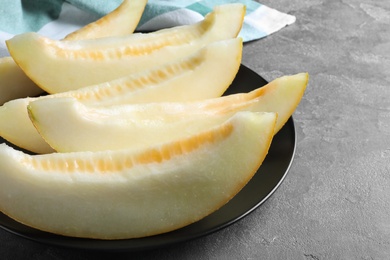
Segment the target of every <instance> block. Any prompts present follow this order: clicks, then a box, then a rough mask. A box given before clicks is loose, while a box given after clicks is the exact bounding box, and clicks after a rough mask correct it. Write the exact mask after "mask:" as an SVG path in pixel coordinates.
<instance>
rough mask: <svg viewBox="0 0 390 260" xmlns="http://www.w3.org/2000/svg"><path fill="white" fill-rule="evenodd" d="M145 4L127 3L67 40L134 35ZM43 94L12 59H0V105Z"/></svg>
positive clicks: (128, 0) (137, 0) (142, 1)
mask: <svg viewBox="0 0 390 260" xmlns="http://www.w3.org/2000/svg"><path fill="white" fill-rule="evenodd" d="M146 2H147V1H146V0H124V1H123V3H122V4H121V5H120V6H119V7H118V8H117V9H115V10H114V11H113V12H112V13H109V14H107V15H106V16H104V17H102V18H101V19H99V20H97V21H95V22H93V23H91V24H88V25H86V26H84V27H82V28H80V29H79V30H77V31H76V32H74V33H71V34H69V35H67V36H66V37H65V39H66V40H81V39H96V38H102V37H112V36H121V35H126V34H131V33H133V32H134V30H135V28H136V26H137V24H138V22H139V20H140V18H141V16H142V13H143V11H144V7H145V5H146ZM42 93H43V90H42V89H41V88H40V87H38V86H37V85H36V84H35V83H34V82H33V81H32V80H31V79H30V78H29V77H27V76H26V74H25V73H24V72H23V70H22V69H20V67H19V66H18V65H16V63H15V62H14V60H13V59H12V57H3V58H0V105H2V104H4V103H5V102H7V101H9V100H12V99H16V98H23V97H31V96H37V95H39V94H42Z"/></svg>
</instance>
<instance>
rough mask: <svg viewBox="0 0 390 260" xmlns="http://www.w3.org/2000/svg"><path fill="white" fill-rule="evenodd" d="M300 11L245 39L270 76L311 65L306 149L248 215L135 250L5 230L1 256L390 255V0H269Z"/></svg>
mask: <svg viewBox="0 0 390 260" xmlns="http://www.w3.org/2000/svg"><path fill="white" fill-rule="evenodd" d="M261 3H263V4H266V5H268V6H270V7H273V8H276V9H278V10H280V11H283V12H286V13H289V14H293V15H295V16H296V18H297V20H296V22H295V23H294V24H293V25H291V26H289V27H286V28H284V29H282V30H281V31H279V32H278V33H276V34H273V35H271V36H269V37H267V38H264V39H261V40H258V41H253V42H250V43H246V44H245V46H244V53H243V61H242V63H243V64H244V65H246V66H248V67H249V68H251V69H252V70H254V71H255V72H257V73H258V74H260V75H261V76H263V77H264V78H265V79H267V80H272V79H274V78H277V77H280V76H283V75H287V74H295V73H299V72H309V74H310V82H309V85H308V88H307V90H306V93H305V96H304V98H303V100H302V102H301V103H300V105H299V107H298V108H297V110H296V112H295V113H294V120H295V127H296V131H297V150H296V154H295V159H294V162H293V164H292V167H291V169H290V171H289V173H288V175H287V177H286V178H285V180H284V182H283V183H282V184H281V186H280V187H279V189H277V190H276V192H275V193H274V194H273V196H271V198H270V199H269V200H267V201H266V203H265V204H263V205H262V206H261V207H259V208H258V209H256V210H255V211H254V212H252V213H251V214H249V215H248V216H247V217H245V218H244V219H242V220H240V221H238V222H236V223H234V224H233V225H231V226H229V227H227V228H225V229H223V230H220V231H218V232H216V233H213V234H211V235H208V236H206V237H203V238H199V239H195V240H192V241H190V242H186V243H182V244H178V245H174V246H170V247H167V248H161V249H156V250H151V251H146V252H136V253H128V252H121V253H116V254H114V253H110V252H91V251H80V250H78V251H73V250H68V249H64V248H57V247H52V246H47V245H44V244H39V243H35V242H32V241H29V240H26V239H24V238H20V237H18V236H16V235H13V234H10V233H8V232H7V231H4V230H1V229H0V259H75V260H77V259H105V258H114V259H115V258H117V259H303V260H304V259H313V260H319V259H390V138H389V137H390V41H389V40H390V2H389V1H388V0H375V1H374V0H361V1H356V0H310V1H309V0H304V1H302V0H273V1H271V0H264V1H261Z"/></svg>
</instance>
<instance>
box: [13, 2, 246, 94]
mask: <svg viewBox="0 0 390 260" xmlns="http://www.w3.org/2000/svg"><path fill="white" fill-rule="evenodd" d="M244 15H245V5H243V4H226V5H221V6H217V7H215V8H214V10H213V11H212V12H211V13H209V14H208V15H206V17H205V19H203V20H202V21H201V22H199V23H196V24H192V25H184V26H177V27H173V28H169V29H163V30H159V31H157V32H153V33H145V34H143V33H134V34H132V35H129V36H123V37H108V38H107V37H106V38H101V39H94V40H81V41H55V40H51V39H48V38H45V37H43V36H40V35H39V34H36V33H25V34H21V35H17V36H15V37H13V38H12V39H10V40H8V41H7V42H6V43H7V46H8V49H9V52H10V54H11V56H12V57H13V58H14V60H15V61H16V63H17V64H18V65H19V66H20V67H21V68H22V69H23V71H24V72H25V73H26V74H27V75H28V76H29V77H30V78H31V79H32V80H33V81H34V82H35V83H36V84H37V85H39V86H40V87H41V88H42V89H44V90H46V91H47V92H48V93H59V92H64V91H68V90H73V89H78V88H81V87H85V86H89V85H93V84H98V83H102V82H106V81H110V80H113V79H116V78H119V77H123V76H125V75H129V74H131V73H137V72H140V71H142V70H147V69H150V68H152V67H155V66H159V65H162V64H164V63H166V62H168V61H172V60H173V59H179V58H181V57H184V56H186V55H189V54H190V53H193V52H195V51H197V50H199V49H200V48H201V47H203V46H204V45H206V44H208V43H210V42H214V41H219V40H225V39H231V38H235V37H236V36H237V35H238V33H239V31H240V30H241V26H242V23H243V18H244Z"/></svg>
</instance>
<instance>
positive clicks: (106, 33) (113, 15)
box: [64, 0, 148, 41]
mask: <svg viewBox="0 0 390 260" xmlns="http://www.w3.org/2000/svg"><path fill="white" fill-rule="evenodd" d="M147 2H148V1H147V0H123V2H122V3H121V4H120V5H119V6H118V7H117V8H116V9H115V10H114V11H112V12H110V13H109V14H107V15H105V16H103V17H102V18H100V19H99V20H97V21H95V22H92V23H89V24H87V25H86V26H84V27H82V28H80V29H79V30H77V31H74V32H72V33H70V34H68V35H67V36H65V38H64V39H65V40H72V41H74V40H85V39H96V38H103V37H112V36H114V35H115V36H121V35H128V34H132V33H133V32H134V31H135V29H136V28H137V25H138V23H139V20H140V19H141V16H142V14H143V12H144V9H145V6H146V3H147Z"/></svg>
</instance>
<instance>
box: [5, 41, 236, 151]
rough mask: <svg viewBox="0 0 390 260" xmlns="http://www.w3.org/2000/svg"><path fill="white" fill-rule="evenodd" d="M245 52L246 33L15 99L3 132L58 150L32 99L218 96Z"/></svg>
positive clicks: (27, 145)
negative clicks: (37, 119) (31, 111)
mask: <svg viewBox="0 0 390 260" xmlns="http://www.w3.org/2000/svg"><path fill="white" fill-rule="evenodd" d="M226 53H229V55H226ZM241 53H242V39H241V38H235V39H230V40H226V41H220V42H215V43H211V44H208V45H206V46H205V47H203V48H202V49H201V50H199V51H198V52H197V53H195V54H194V55H190V56H188V57H186V58H183V59H180V60H177V61H175V62H172V63H168V64H165V65H163V66H161V67H157V68H156V69H152V70H148V71H145V72H141V73H139V74H135V75H130V76H128V77H125V78H121V79H117V80H114V81H111V82H106V83H102V84H98V85H96V86H90V87H85V88H81V89H78V90H74V91H68V92H63V93H58V94H52V95H46V96H42V97H39V98H25V99H18V100H12V101H9V102H7V103H6V104H4V105H3V106H1V107H0V135H1V136H2V137H3V138H4V139H6V140H8V141H9V142H11V143H13V144H15V145H17V146H19V147H22V148H24V149H26V150H29V151H33V152H36V153H49V152H52V151H53V149H52V148H51V147H50V146H49V145H48V144H47V143H46V142H45V141H44V140H43V139H42V137H41V136H40V135H39V134H38V132H37V131H36V130H35V128H34V126H33V125H32V123H31V121H30V119H29V117H28V114H27V105H28V103H29V102H31V101H33V100H39V99H47V98H53V97H74V98H77V99H78V100H80V101H81V102H83V103H86V104H89V105H93V106H108V105H114V104H123V103H148V102H160V101H171V102H173V101H189V100H201V99H207V98H211V97H218V96H220V95H222V93H223V92H224V91H225V90H226V89H227V88H228V86H229V85H230V83H231V82H232V81H233V79H234V77H235V75H236V74H237V71H238V69H239V66H240V61H241ZM15 129H17V130H15Z"/></svg>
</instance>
